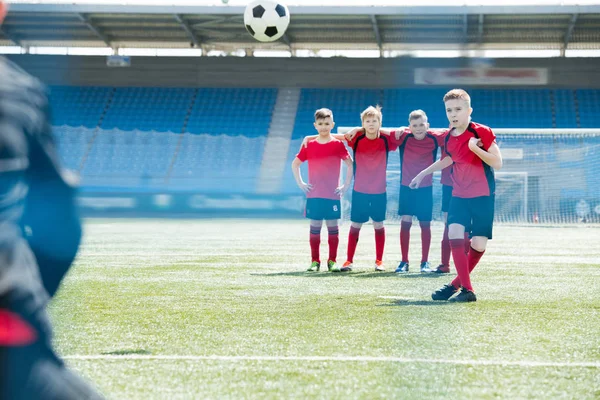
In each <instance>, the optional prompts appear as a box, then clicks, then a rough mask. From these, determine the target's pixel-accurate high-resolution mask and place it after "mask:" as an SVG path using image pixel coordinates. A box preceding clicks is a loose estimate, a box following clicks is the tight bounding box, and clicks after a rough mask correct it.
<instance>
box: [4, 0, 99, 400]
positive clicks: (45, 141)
mask: <svg viewBox="0 0 600 400" xmlns="http://www.w3.org/2000/svg"><path fill="white" fill-rule="evenodd" d="M6 8H7V6H6V3H3V2H2V1H1V0H0V23H1V22H2V20H3V19H4V17H5V16H6ZM70 181H71V182H72V181H73V179H69V178H68V177H67V176H66V175H65V173H64V172H63V171H61V169H60V167H59V163H58V155H57V153H56V150H55V146H54V142H53V140H52V136H51V127H50V123H49V117H48V100H47V97H46V94H45V91H44V87H43V86H42V85H41V84H40V83H39V82H38V81H37V80H36V79H34V78H32V77H31V76H29V75H28V74H26V73H25V72H23V71H22V70H21V69H19V68H18V67H17V66H15V65H14V64H12V63H11V62H10V61H8V60H6V59H5V58H3V57H0V399H98V398H101V396H100V395H98V394H97V393H96V392H95V391H94V390H93V389H92V388H91V387H90V386H88V385H87V383H85V382H84V381H83V380H81V379H80V378H79V377H77V376H76V375H74V374H73V373H72V372H70V371H69V370H67V368H66V367H65V365H64V364H63V362H62V360H61V359H60V358H59V357H58V356H57V355H56V354H55V353H54V351H53V350H52V344H51V340H52V329H51V326H50V322H49V320H48V315H47V312H46V306H47V304H48V301H49V300H50V298H52V296H54V294H55V293H56V291H57V290H58V287H59V285H60V282H61V280H62V278H63V277H64V276H65V274H66V273H67V271H68V270H69V267H70V266H71V263H72V262H73V260H74V258H75V255H76V253H77V249H78V247H79V242H80V239H81V225H80V222H79V217H78V215H77V212H76V208H75V189H74V187H73V186H72V184H71V182H70Z"/></svg>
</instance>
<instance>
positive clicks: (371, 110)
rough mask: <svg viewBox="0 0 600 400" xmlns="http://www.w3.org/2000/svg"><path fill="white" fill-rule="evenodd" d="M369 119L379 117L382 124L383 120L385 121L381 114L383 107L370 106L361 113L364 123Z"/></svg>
mask: <svg viewBox="0 0 600 400" xmlns="http://www.w3.org/2000/svg"><path fill="white" fill-rule="evenodd" d="M367 117H377V118H378V119H379V122H381V120H382V119H383V115H382V114H381V106H379V105H377V106H375V107H373V106H369V107H367V109H365V110H364V111H363V112H361V113H360V120H361V121H364V120H365V118H367Z"/></svg>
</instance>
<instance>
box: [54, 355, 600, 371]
mask: <svg viewBox="0 0 600 400" xmlns="http://www.w3.org/2000/svg"><path fill="white" fill-rule="evenodd" d="M63 358H64V359H65V360H83V361H92V360H106V361H119V360H123V361H130V360H147V361H152V360H164V361H306V362H376V363H401V364H417V363H422V364H447V365H476V366H477V365H479V366H515V367H558V368H562V367H565V368H568V367H576V368H600V362H593V361H591V362H552V361H500V360H452V359H435V358H433V359H429V358H405V357H369V356H339V357H333V356H329V357H328V356H219V355H211V356H182V355H149V354H126V355H116V354H100V355H71V356H64V357H63Z"/></svg>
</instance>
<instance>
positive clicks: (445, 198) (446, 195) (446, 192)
mask: <svg viewBox="0 0 600 400" xmlns="http://www.w3.org/2000/svg"><path fill="white" fill-rule="evenodd" d="M451 198H452V186H448V185H442V212H448V211H449V210H450V199H451Z"/></svg>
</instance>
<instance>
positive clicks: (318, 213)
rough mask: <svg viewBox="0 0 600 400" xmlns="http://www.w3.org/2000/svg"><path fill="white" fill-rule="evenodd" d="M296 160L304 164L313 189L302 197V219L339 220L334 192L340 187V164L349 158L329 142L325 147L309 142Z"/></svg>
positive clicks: (339, 144) (336, 143)
mask: <svg viewBox="0 0 600 400" xmlns="http://www.w3.org/2000/svg"><path fill="white" fill-rule="evenodd" d="M296 157H298V159H299V160H300V161H302V162H305V161H308V183H309V184H311V185H312V186H313V188H312V190H311V191H310V192H308V193H307V194H306V209H305V216H306V218H309V219H315V220H323V219H325V220H330V219H339V218H340V217H341V206H340V195H339V194H337V193H335V190H336V189H337V187H338V186H339V183H340V161H341V160H346V159H348V158H350V154H349V153H348V150H347V149H346V146H344V143H342V142H341V141H339V140H337V139H333V138H332V139H331V141H330V142H328V143H319V142H318V141H317V139H313V140H311V141H310V142H308V144H307V145H306V147H304V146H303V147H302V149H300V152H299V153H298V154H297V155H296Z"/></svg>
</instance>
